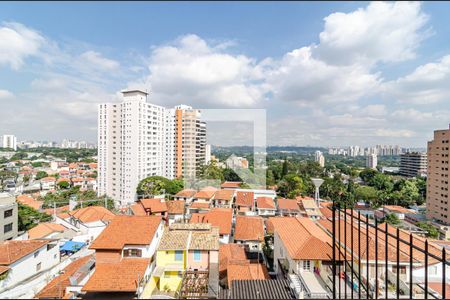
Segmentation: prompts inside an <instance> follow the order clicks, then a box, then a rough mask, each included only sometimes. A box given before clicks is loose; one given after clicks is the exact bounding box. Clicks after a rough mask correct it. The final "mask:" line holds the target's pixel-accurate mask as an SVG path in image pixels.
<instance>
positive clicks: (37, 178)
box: [35, 171, 48, 180]
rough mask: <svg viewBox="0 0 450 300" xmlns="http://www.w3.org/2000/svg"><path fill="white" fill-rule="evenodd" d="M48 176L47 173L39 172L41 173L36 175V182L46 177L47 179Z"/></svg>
mask: <svg viewBox="0 0 450 300" xmlns="http://www.w3.org/2000/svg"><path fill="white" fill-rule="evenodd" d="M47 176H48V174H47V172H45V171H39V172H37V173H36V177H35V179H36V180H39V179H42V178H45V177H47Z"/></svg>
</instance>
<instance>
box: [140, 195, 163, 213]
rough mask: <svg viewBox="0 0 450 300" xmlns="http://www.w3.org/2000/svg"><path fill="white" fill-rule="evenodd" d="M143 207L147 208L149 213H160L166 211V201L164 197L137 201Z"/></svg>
mask: <svg viewBox="0 0 450 300" xmlns="http://www.w3.org/2000/svg"><path fill="white" fill-rule="evenodd" d="M139 202H140V203H141V204H142V206H143V207H144V209H145V210H146V211H147V210H149V211H150V213H161V212H166V211H167V203H166V202H165V201H164V199H157V198H153V199H142V200H140V201H139Z"/></svg>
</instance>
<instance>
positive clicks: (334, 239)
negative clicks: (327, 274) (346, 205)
mask: <svg viewBox="0 0 450 300" xmlns="http://www.w3.org/2000/svg"><path fill="white" fill-rule="evenodd" d="M331 208H332V217H333V220H332V224H333V244H332V248H333V265H332V269H333V274H332V277H333V299H336V207H335V205H334V200H333V206H332V207H331Z"/></svg>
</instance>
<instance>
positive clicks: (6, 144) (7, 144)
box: [2, 134, 17, 151]
mask: <svg viewBox="0 0 450 300" xmlns="http://www.w3.org/2000/svg"><path fill="white" fill-rule="evenodd" d="M2 146H3V148H10V149H14V151H16V150H17V139H16V137H15V136H14V135H12V134H5V135H4V136H3V143H2Z"/></svg>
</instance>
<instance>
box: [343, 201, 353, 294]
mask: <svg viewBox="0 0 450 300" xmlns="http://www.w3.org/2000/svg"><path fill="white" fill-rule="evenodd" d="M351 211H352V216H351V222H352V224H353V208H351ZM345 227H347V225H345ZM350 241H351V242H350V243H351V246H352V251H351V255H352V262H351V267H350V269H351V270H352V271H351V276H352V277H351V282H352V283H353V276H354V275H353V273H354V270H353V260H354V259H355V257H354V255H353V226H352V228H351V230H350ZM346 248H347V247H346ZM351 300H353V284H352V294H351Z"/></svg>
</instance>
